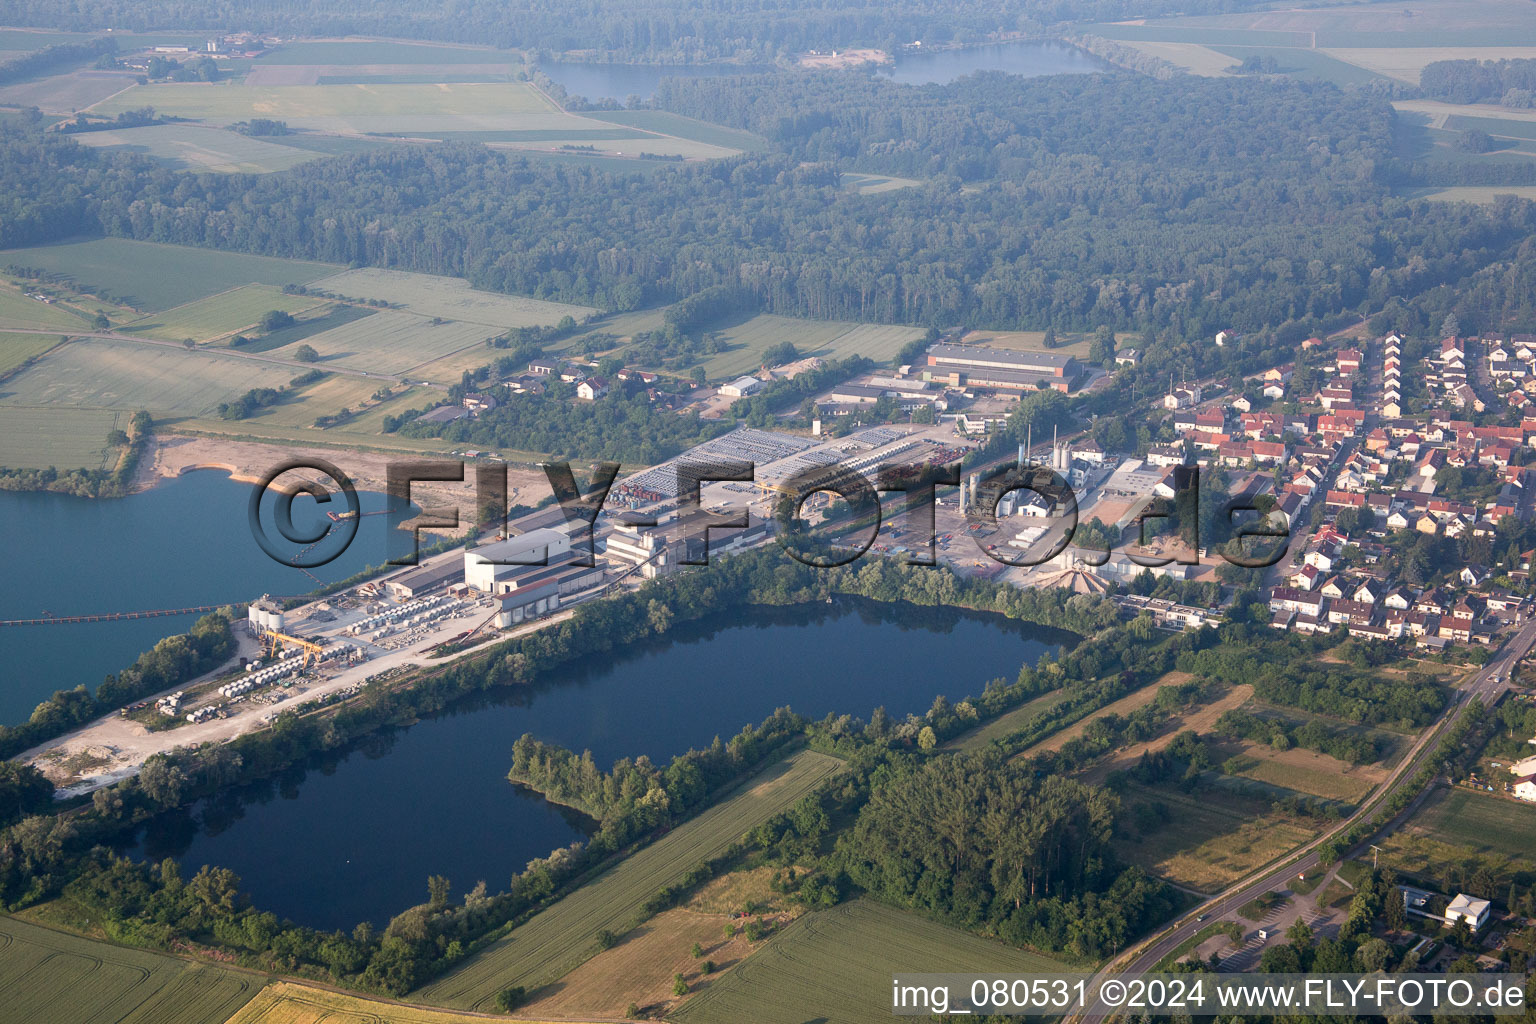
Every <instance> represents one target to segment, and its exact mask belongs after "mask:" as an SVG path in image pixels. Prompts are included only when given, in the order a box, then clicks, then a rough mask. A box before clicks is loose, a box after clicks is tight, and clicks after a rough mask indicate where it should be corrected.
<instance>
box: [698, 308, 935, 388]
mask: <svg viewBox="0 0 1536 1024" xmlns="http://www.w3.org/2000/svg"><path fill="white" fill-rule="evenodd" d="M717 333H718V334H719V335H720V338H721V340H722V341H723V342H724V344H725V350H724V351H723V352H718V353H716V354H715V355H713V356H711V357H710V358H709V359H708V360H706V361H705V363H704V370H705V372H706V373H708V374H709V377H710V379H711V380H721V379H726V378H730V377H737V376H740V375H741V374H744V373H751V372H752V371H753V370H756V369H758V368H759V367H760V366H761V365H762V354H763V351H764V350H765V349H767V348H768V347H769V346H771V345H777V344H778V343H780V342H783V341H788V342H792V343H793V344H794V346H795V348H796V349H798V350H799V351H800V354H801V355H803V356H804V355H817V356H821V357H823V358H825V359H842V358H845V357H847V356H851V355H861V356H866V357H868V358H870V359H873V360H875V361H876V362H878V363H889V362H890V361H891V359H892V358H893V357H895V355H896V353H897V352H899V351H901V347H902V346H903V345H905V344H906V343H907V342H909V341H912V340H914V339H916V338H921V337H922V336H923V330H922V328H920V327H900V326H894V325H886V324H853V323H845V322H838V321H829V320H801V319H797V318H795V317H787V316H776V315H774V314H771V313H759V314H757V315H756V316H752V317H748V318H747V319H746V320H743V321H741V322H740V323H736V324H733V325H731V326H728V327H725V328H722V329H721V330H719V331H718V332H717Z"/></svg>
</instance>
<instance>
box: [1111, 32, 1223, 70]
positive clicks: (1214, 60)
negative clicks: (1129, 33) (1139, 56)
mask: <svg viewBox="0 0 1536 1024" xmlns="http://www.w3.org/2000/svg"><path fill="white" fill-rule="evenodd" d="M1124 42H1125V43H1126V45H1127V46H1131V47H1133V48H1135V49H1137V50H1140V51H1141V52H1142V53H1145V54H1147V55H1149V56H1152V57H1158V58H1160V59H1162V60H1166V61H1167V62H1168V63H1170V64H1177V65H1178V66H1179V67H1181V68H1183V69H1184V70H1185V71H1188V72H1189V73H1190V74H1194V75H1202V76H1204V77H1206V78H1217V77H1221V76H1224V75H1225V74H1226V72H1227V69H1228V68H1231V67H1236V66H1237V63H1238V62H1237V61H1236V60H1234V59H1232V58H1231V57H1228V56H1227V55H1226V54H1224V53H1221V52H1219V51H1217V50H1213V49H1211V48H1210V47H1209V46H1202V45H1200V44H1199V43H1158V42H1152V41H1151V40H1145V39H1141V40H1125V41H1124Z"/></svg>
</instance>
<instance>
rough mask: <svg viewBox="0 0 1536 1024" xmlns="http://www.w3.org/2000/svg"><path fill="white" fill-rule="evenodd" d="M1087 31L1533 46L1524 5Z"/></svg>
mask: <svg viewBox="0 0 1536 1024" xmlns="http://www.w3.org/2000/svg"><path fill="white" fill-rule="evenodd" d="M1088 31H1090V32H1092V33H1093V34H1096V35H1102V36H1108V37H1110V38H1117V39H1165V40H1170V41H1180V40H1182V41H1186V42H1194V43H1206V44H1213V45H1222V44H1230V45H1237V46H1244V45H1248V46H1266V45H1268V46H1319V47H1360V48H1365V47H1374V48H1381V49H1390V48H1395V47H1415V48H1416V47H1445V46H1519V45H1531V44H1533V43H1536V21H1533V20H1532V18H1531V16H1530V5H1529V4H1528V3H1526V2H1525V0H1404V2H1402V3H1356V4H1338V5H1334V6H1327V7H1314V8H1307V7H1282V8H1280V9H1277V10H1258V11H1253V12H1250V13H1244V14H1216V15H1199V16H1192V17H1177V18H1162V19H1158V20H1154V21H1148V22H1146V23H1144V24H1138V25H1108V24H1105V25H1093V26H1090V27H1089V29H1088Z"/></svg>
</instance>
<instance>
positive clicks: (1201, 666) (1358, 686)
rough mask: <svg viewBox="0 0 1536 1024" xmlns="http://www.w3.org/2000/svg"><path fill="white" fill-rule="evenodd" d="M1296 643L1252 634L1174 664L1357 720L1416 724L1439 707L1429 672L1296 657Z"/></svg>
mask: <svg viewBox="0 0 1536 1024" xmlns="http://www.w3.org/2000/svg"><path fill="white" fill-rule="evenodd" d="M1301 646H1302V644H1301V643H1300V642H1298V641H1296V640H1294V639H1292V638H1289V637H1282V638H1279V639H1268V638H1262V637H1254V638H1253V639H1251V640H1250V641H1249V642H1247V643H1224V644H1222V645H1221V646H1219V647H1210V648H1206V649H1205V650H1201V651H1197V652H1193V653H1189V654H1186V655H1184V656H1182V657H1180V658H1179V668H1180V669H1182V670H1183V671H1186V672H1192V673H1194V674H1196V675H1199V676H1208V677H1211V678H1214V679H1223V680H1226V681H1228V682H1232V683H1249V684H1251V685H1252V686H1253V692H1254V694H1255V696H1257V697H1259V698H1260V699H1262V700H1267V701H1269V702H1271V703H1274V704H1281V705H1284V706H1285V707H1293V708H1299V709H1301V710H1303V711H1309V712H1312V713H1314V714H1319V715H1327V716H1329V717H1330V718H1339V719H1343V720H1344V721H1346V722H1354V723H1356V724H1359V725H1380V724H1390V725H1394V726H1401V727H1403V728H1422V727H1423V726H1425V725H1428V724H1429V723H1430V722H1432V721H1434V719H1435V717H1436V716H1437V715H1438V714H1439V713H1440V710H1441V709H1442V708H1443V707H1445V701H1446V693H1445V690H1444V688H1442V687H1441V686H1440V685H1439V684H1438V683H1436V682H1435V681H1434V680H1433V679H1431V678H1429V677H1426V676H1422V675H1418V676H1415V677H1412V678H1403V679H1389V678H1386V677H1384V676H1382V675H1380V674H1379V673H1377V672H1374V671H1371V670H1369V669H1361V668H1357V667H1355V666H1352V665H1341V664H1333V663H1319V662H1316V661H1313V660H1311V659H1307V658H1299V657H1298V655H1300V654H1302V653H1303V651H1302V650H1301V649H1300V648H1301Z"/></svg>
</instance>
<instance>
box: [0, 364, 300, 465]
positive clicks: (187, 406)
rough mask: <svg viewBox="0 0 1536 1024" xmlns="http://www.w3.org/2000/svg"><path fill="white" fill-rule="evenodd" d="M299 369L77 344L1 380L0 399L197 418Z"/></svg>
mask: <svg viewBox="0 0 1536 1024" xmlns="http://www.w3.org/2000/svg"><path fill="white" fill-rule="evenodd" d="M299 372H300V371H299V370H298V369H296V368H294V367H291V366H276V365H268V364H264V363H259V362H254V361H252V360H248V359H238V358H235V357H233V356H223V355H215V354H212V353H209V352H206V351H188V350H186V349H183V348H181V347H179V346H170V345H161V344H151V343H148V342H143V343H140V342H131V341H108V340H105V339H82V340H77V341H73V342H71V343H70V344H68V345H65V346H63V347H62V348H60V349H58V350H57V351H55V352H53V353H51V354H49V355H48V356H47V357H46V358H43V359H40V360H38V361H37V362H36V363H33V364H32V365H31V366H29V367H27V368H26V369H24V370H22V371H21V372H20V373H18V374H16V376H14V377H12V378H10V379H9V380H7V381H6V382H5V385H4V388H3V392H4V398H3V399H0V401H3V403H4V404H5V405H28V406H39V405H41V406H54V407H57V408H62V409H115V410H124V411H127V412H134V411H135V410H138V409H148V410H149V411H150V412H152V413H155V414H157V415H167V414H168V415H173V416H197V415H207V414H208V413H210V412H212V411H213V409H214V408H215V407H216V406H217V405H218V404H219V403H220V402H224V401H228V400H230V399H232V398H236V397H238V396H240V395H242V394H244V393H245V392H246V391H247V390H249V389H251V388H279V387H282V386H283V385H285V384H287V383H288V381H289V380H291V379H293V377H295V376H297V375H298V373H299ZM104 433H105V432H103V434H104ZM98 444H99V441H98Z"/></svg>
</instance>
